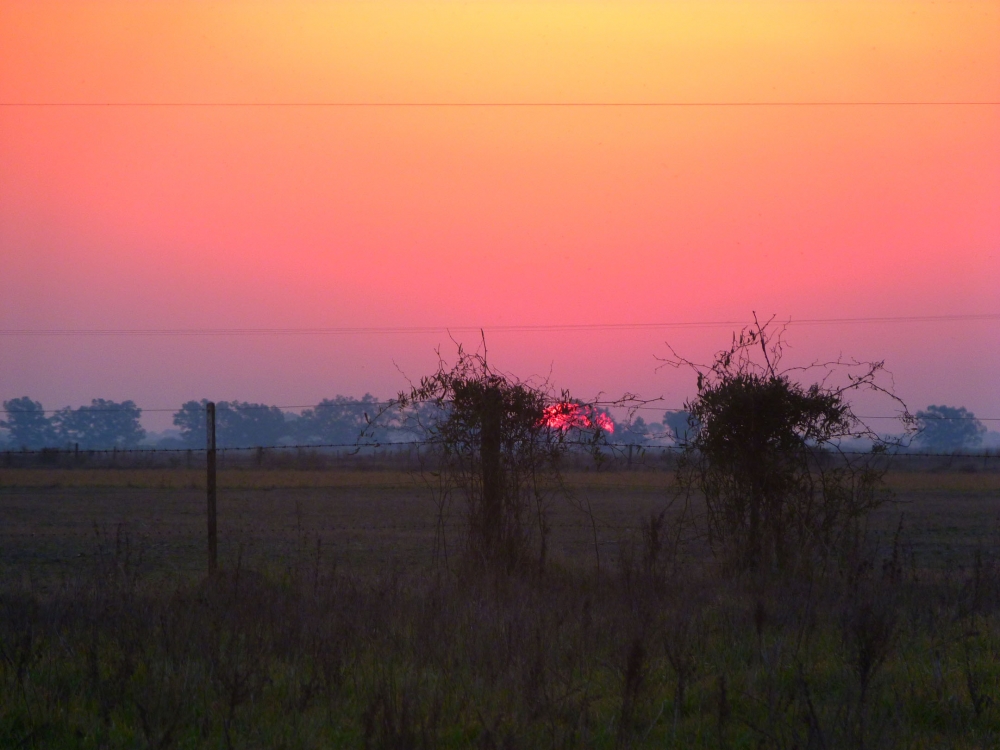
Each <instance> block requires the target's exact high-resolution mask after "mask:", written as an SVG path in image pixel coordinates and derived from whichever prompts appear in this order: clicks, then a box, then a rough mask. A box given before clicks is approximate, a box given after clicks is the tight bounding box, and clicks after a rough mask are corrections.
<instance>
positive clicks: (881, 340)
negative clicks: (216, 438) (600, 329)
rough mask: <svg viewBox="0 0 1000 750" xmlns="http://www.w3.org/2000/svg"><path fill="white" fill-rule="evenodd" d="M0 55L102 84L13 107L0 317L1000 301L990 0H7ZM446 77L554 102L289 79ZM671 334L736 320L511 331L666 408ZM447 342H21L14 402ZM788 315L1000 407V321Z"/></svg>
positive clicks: (334, 318)
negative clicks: (821, 322) (677, 326)
mask: <svg viewBox="0 0 1000 750" xmlns="http://www.w3.org/2000/svg"><path fill="white" fill-rule="evenodd" d="M0 70H2V71H3V72H2V74H0V102H2V103H3V104H5V105H27V104H30V105H69V104H71V105H91V106H3V107H0V253H2V255H3V260H4V278H5V281H6V282H7V283H6V284H5V285H4V293H3V295H2V298H0V323H2V325H0V327H2V328H52V327H60V328H72V327H79V328H106V327H114V328H123V327H144V328H147V327H148V328H173V327H230V326H234V327H235V326H258V327H281V326H310V327H316V326H382V325H387V326H400V325H403V326H412V325H463V326H464V325H473V326H475V325H483V326H489V325H502V324H524V323H529V324H530V323H620V322H657V321H686V320H719V319H746V318H748V317H749V316H750V313H751V311H752V310H756V311H757V312H759V313H765V314H770V313H777V314H778V315H780V316H785V317H789V316H790V317H792V318H793V319H794V318H815V317H856V316H868V315H936V314H961V313H994V312H1000V305H998V304H997V293H996V289H997V288H1000V260H998V254H997V251H998V246H1000V137H998V136H1000V106H998V105H997V104H996V102H1000V3H996V2H953V3H930V2H905V1H897V2H853V1H851V0H838V1H836V2H834V1H832V0H829V1H828V0H823V1H820V2H743V1H741V2H712V1H711V0H699V1H698V2H694V1H693V0H692V1H691V2H655V3H643V2H587V3H584V2H522V3H516V2H468V3H459V2H412V1H410V2H395V3H393V2H363V3H362V2H359V3H348V2H343V3H301V2H281V3H278V2H271V3H247V2H239V3H180V2H159V3H97V2H95V3H80V2H71V3H49V2H0ZM765 102H766V103H771V104H785V105H789V106H702V105H706V104H713V105H717V104H726V103H729V104H733V103H739V104H755V105H756V104H760V103H765ZM917 102H919V103H923V104H921V105H919V106H916V105H914V103H917ZM445 103H447V104H465V105H481V104H500V105H509V104H519V105H521V104H532V105H537V106H406V107H399V106H300V105H329V104H340V105H346V104H351V105H358V104H369V105H371V104H382V105H384V104H410V105H428V104H445ZM568 103H575V104H591V105H596V104H601V103H603V104H609V103H613V104H630V105H635V104H663V103H674V104H687V105H698V106H670V107H665V106H616V107H608V106H582V107H581V106H550V105H554V104H568ZM803 103H810V104H820V103H822V104H823V106H801V105H802V104H803ZM859 103H865V104H859ZM874 103H881V104H878V105H874ZM945 103H950V104H945ZM108 104H110V105H138V104H142V105H159V106H103V105H108ZM222 104H226V105H248V104H250V105H274V104H280V105H294V106H217V105H222ZM98 105H100V106H98ZM174 105H185V106H174ZM187 105H203V106H187ZM665 338H669V339H670V340H671V342H677V343H679V344H681V345H682V346H683V347H686V351H688V352H690V353H691V354H692V356H703V354H704V353H705V352H708V351H710V350H711V349H713V348H715V347H716V346H721V345H722V344H724V343H725V341H726V340H727V331H726V330H724V329H715V330H710V331H704V330H702V331H673V332H663V331H661V332H654V333H648V332H646V333H641V334H639V333H625V334H622V333H602V334H588V335H583V334H553V333H545V334H542V333H531V334H518V335H513V334H497V335H495V336H494V338H493V340H492V341H491V351H493V352H495V353H496V357H497V358H498V359H499V364H500V365H501V366H504V367H506V368H508V369H510V370H513V371H514V372H517V373H519V374H525V375H528V374H532V373H539V372H540V373H543V374H545V373H548V372H549V371H550V368H551V372H552V374H553V377H554V379H555V380H556V383H557V385H566V386H569V387H571V388H574V389H575V390H577V391H580V392H581V395H591V394H592V393H593V392H595V391H597V390H601V389H603V390H604V391H605V392H608V393H611V394H615V393H619V392H621V391H622V390H625V389H631V390H638V391H640V392H642V393H644V394H648V395H659V394H660V393H663V394H664V395H666V396H668V398H671V399H673V400H674V401H675V402H679V401H680V400H681V398H682V397H683V396H685V395H688V394H689V393H690V391H691V383H689V382H687V380H689V378H687V377H686V376H681V375H679V374H676V373H665V372H663V371H661V372H659V373H656V372H654V366H655V361H654V359H653V357H654V355H662V354H663V353H664V351H665V348H664V346H663V340H664V339H665ZM442 340H445V341H446V338H445V337H443V336H441V335H438V334H434V335H426V336H413V335H407V336H375V337H350V338H337V339H330V338H294V339H274V338H269V339H240V340H227V339H223V340H219V339H212V340H211V341H206V340H201V339H199V340H192V339H180V340H164V339H155V340H148V339H101V340H97V341H94V340H89V339H71V340H70V339H38V338H32V339H14V338H9V337H8V338H3V339H0V349H2V351H3V353H4V357H3V359H4V361H5V363H6V365H5V370H6V371H7V372H6V374H5V377H4V382H3V384H2V387H0V390H2V391H3V392H2V393H0V396H2V397H3V398H10V397H13V396H19V395H23V394H28V395H32V396H34V397H35V398H40V399H42V400H43V401H45V402H46V405H47V406H61V405H63V404H64V403H79V402H80V401H82V400H85V399H89V398H91V397H96V396H104V397H109V398H134V399H136V400H137V401H139V402H140V403H141V404H144V405H147V406H156V405H164V406H172V405H174V404H175V403H179V401H181V400H184V399H187V398H200V397H201V396H209V397H213V398H234V397H235V398H241V399H251V400H268V401H271V402H275V403H308V402H310V401H313V400H315V399H317V398H319V397H322V396H324V395H330V394H333V393H336V392H346V393H360V392H362V391H363V390H365V389H371V390H376V391H379V392H381V393H389V392H391V391H393V390H395V389H396V388H398V387H399V385H400V384H401V382H402V381H401V378H400V376H399V374H398V372H397V370H396V368H395V367H394V366H393V363H395V364H398V365H399V366H400V367H402V368H403V369H404V370H405V371H406V372H407V373H408V374H410V375H413V376H416V375H419V374H421V373H422V372H423V371H424V370H426V369H427V367H429V366H430V364H431V363H432V362H433V346H434V345H435V344H438V343H441V341H442ZM792 343H793V344H796V345H797V351H798V354H797V356H801V357H812V356H827V355H830V354H833V355H836V354H837V353H839V352H841V351H842V352H845V353H847V354H851V355H857V356H860V357H876V358H883V357H884V358H885V359H886V360H887V364H888V365H889V367H890V368H891V369H893V371H894V372H895V373H896V377H897V383H898V385H899V387H900V390H901V392H902V393H903V395H904V396H906V397H907V398H908V399H909V400H910V401H911V402H913V403H912V405H913V406H914V407H916V408H920V407H923V406H925V405H926V404H927V403H929V402H940V401H944V402H947V403H956V404H965V405H966V406H969V407H970V408H973V409H974V410H976V411H977V413H980V414H982V415H987V413H988V412H990V413H991V414H990V415H992V416H1000V394H998V391H997V389H996V386H995V384H996V382H997V371H998V368H1000V354H998V352H1000V335H998V333H997V322H996V321H993V322H988V323H958V324H956V323H949V324H944V323H939V324H932V325H922V326H915V325H905V326H904V325H895V326H885V325H883V326H849V327H831V326H823V327H811V328H805V327H803V328H797V329H794V330H793V333H792Z"/></svg>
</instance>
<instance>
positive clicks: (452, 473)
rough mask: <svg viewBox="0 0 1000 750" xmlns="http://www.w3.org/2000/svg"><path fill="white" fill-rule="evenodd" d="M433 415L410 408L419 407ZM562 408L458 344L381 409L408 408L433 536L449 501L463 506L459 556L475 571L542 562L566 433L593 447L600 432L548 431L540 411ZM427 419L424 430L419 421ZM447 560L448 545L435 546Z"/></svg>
mask: <svg viewBox="0 0 1000 750" xmlns="http://www.w3.org/2000/svg"><path fill="white" fill-rule="evenodd" d="M428 403H430V404H433V405H435V406H436V407H437V408H436V409H433V410H430V411H429V410H428V409H427V408H426V407H425V408H423V409H415V407H417V406H419V405H420V404H428ZM566 403H569V396H568V394H567V393H565V392H563V393H562V394H561V395H559V396H558V397H557V396H556V395H555V394H554V393H553V392H551V391H550V390H549V389H548V388H547V384H545V383H543V384H541V385H533V384H530V383H526V382H522V381H519V380H516V379H514V378H512V377H511V376H509V375H506V374H504V373H501V372H499V371H497V370H495V369H494V368H492V367H491V366H490V365H489V363H488V362H487V360H486V356H485V353H483V354H480V353H479V352H476V353H471V354H470V353H468V352H466V351H464V350H463V349H462V348H461V347H459V349H458V359H457V361H456V362H455V364H454V365H453V366H451V367H449V366H447V365H446V364H445V362H444V361H443V360H439V365H438V370H437V372H435V373H434V374H432V375H429V376H426V377H424V378H422V379H421V380H420V382H419V384H417V385H415V386H413V387H411V389H410V390H409V391H408V392H404V393H401V394H400V395H399V396H398V398H397V399H396V400H395V401H394V402H392V404H391V405H390V406H389V407H388V410H392V411H401V412H406V411H407V410H410V411H411V413H412V414H413V415H415V419H417V420H419V421H420V424H419V425H417V426H416V427H417V431H418V432H419V433H421V434H423V435H425V436H426V437H425V442H426V444H427V445H428V446H429V448H430V455H431V456H432V461H433V469H432V472H431V473H432V475H433V477H434V478H435V480H436V482H437V483H436V485H435V487H434V488H435V491H436V495H437V499H438V507H439V525H438V528H439V535H443V533H444V528H445V524H444V523H443V517H444V514H445V513H446V510H447V506H448V503H449V502H450V500H451V498H452V497H453V496H455V495H457V496H458V497H459V498H461V499H462V500H464V503H465V510H466V519H467V537H466V549H465V552H466V554H467V556H468V558H469V560H470V561H471V562H472V563H473V564H474V566H477V567H480V568H488V569H491V570H494V571H498V572H506V573H510V572H514V571H516V570H525V569H527V568H531V567H535V566H537V569H539V570H540V569H542V568H543V567H544V565H545V558H546V550H547V548H546V542H547V538H548V533H549V528H548V521H547V513H546V508H547V505H548V502H549V500H550V499H551V497H552V495H553V494H554V493H557V492H559V491H560V490H561V489H562V482H561V473H560V463H561V459H562V456H563V455H564V454H565V452H566V451H567V450H568V448H569V445H568V442H567V436H573V437H574V438H575V440H574V441H573V442H578V441H579V440H580V439H581V438H582V439H584V440H585V441H590V442H591V443H592V444H593V445H595V446H596V445H597V444H598V443H599V441H600V434H601V428H600V427H599V426H598V425H596V424H591V423H590V422H589V420H585V421H586V424H583V423H575V424H572V425H571V424H569V423H568V422H567V423H566V424H565V425H562V426H561V427H552V426H551V425H550V423H549V420H548V419H546V415H547V413H548V412H547V411H546V409H547V408H548V409H551V408H552V405H553V404H566ZM428 413H430V414H431V415H432V418H431V420H430V422H429V423H428V420H427V415H428ZM439 543H440V546H441V548H442V549H443V551H444V552H445V555H446V556H447V540H446V539H444V538H441V539H439Z"/></svg>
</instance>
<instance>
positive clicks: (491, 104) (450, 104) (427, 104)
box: [0, 101, 1000, 109]
mask: <svg viewBox="0 0 1000 750" xmlns="http://www.w3.org/2000/svg"><path fill="white" fill-rule="evenodd" d="M998 104H1000V102H994V101H947V102H941V101H854V102H850V101H839V102H838V101H812V102H782V101H745V102H726V101H701V102H677V101H673V102H671V101H660V102H640V101H631V102H556V101H538V102H503V101H481V102H456V101H424V102H180V101H177V102H0V107H25V108H28V107H115V108H119V107H121V108H126V107H164V108H171V107H246V108H250V107H323V108H358V109H368V108H372V109H382V108H387V109H388V108H477V107H481V108H497V107H519V108H520V107H523V108H529V107H579V108H586V107H623V108H625V107H629V108H631V107H635V108H643V107H649V108H660V107H684V108H689V107H690V108H694V107H976V106H986V107H991V106H996V105H998Z"/></svg>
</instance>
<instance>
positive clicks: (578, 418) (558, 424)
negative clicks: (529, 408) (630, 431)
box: [542, 401, 615, 435]
mask: <svg viewBox="0 0 1000 750" xmlns="http://www.w3.org/2000/svg"><path fill="white" fill-rule="evenodd" d="M542 422H543V423H544V424H545V426H546V427H550V428H552V429H553V430H562V431H563V432H568V431H569V430H570V429H571V428H573V427H577V428H581V429H590V428H594V427H596V428H598V429H600V430H603V431H604V432H606V433H608V434H609V435H613V434H614V432H615V423H614V421H613V420H612V419H611V417H609V416H608V415H607V414H606V413H604V412H601V411H598V410H597V409H596V408H595V407H593V406H591V405H589V404H578V403H575V402H573V401H561V402H559V403H557V404H552V406H547V407H545V411H544V413H543V416H542Z"/></svg>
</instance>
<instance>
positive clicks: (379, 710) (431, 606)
mask: <svg viewBox="0 0 1000 750" xmlns="http://www.w3.org/2000/svg"><path fill="white" fill-rule="evenodd" d="M24 471H25V470H16V471H15V470H9V471H5V472H4V473H2V474H0V517H3V518H4V519H5V521H4V525H3V527H2V528H0V649H2V650H0V747H36V748H43V747H44V748H49V747H67V748H69V747H72V748H78V747H83V748H87V747H92V748H104V747H150V746H154V747H191V748H194V747H199V748H200V747H206V748H208V747H211V748H215V747H268V748H270V747H289V748H295V747H302V748H306V747H364V746H370V747H391V748H404V747H442V748H448V747H454V748H459V747H470V746H473V747H597V748H602V747H604V748H618V747H677V748H681V747H685V748H686V747H699V748H720V747H726V748H758V747H768V748H770V747H775V748H792V747H798V748H806V747H828V748H841V747H845V748H847V747H861V746H864V747H871V748H875V747H913V748H940V747H949V748H951V747H955V748H989V747H996V746H997V745H998V744H1000V697H998V696H1000V627H998V626H1000V559H998V552H1000V550H998V547H997V545H996V544H995V543H994V542H995V539H994V538H993V537H991V536H990V535H989V531H990V529H991V528H994V527H995V525H994V521H995V518H996V514H997V511H998V509H1000V495H998V493H997V492H996V485H995V481H996V480H995V476H996V475H988V474H977V475H969V474H959V473H955V474H944V473H939V474H930V473H916V472H914V473H910V474H907V475H906V476H905V477H904V478H903V479H894V480H893V481H894V482H895V484H896V486H897V487H898V488H900V490H899V499H900V501H901V502H900V504H899V505H897V506H895V507H892V508H887V509H885V510H883V511H880V512H879V514H877V515H876V516H875V517H874V518H873V519H872V522H871V528H872V533H871V535H870V537H869V542H870V543H869V545H868V546H867V547H866V551H864V552H863V553H859V554H857V555H854V556H851V557H849V558H845V559H844V560H841V561H839V562H838V563H837V564H836V565H831V566H830V567H828V568H826V569H824V570H822V571H820V570H814V571H813V572H812V573H811V574H809V575H806V574H801V575H797V576H794V577H792V576H784V577H782V576H779V575H776V574H774V575H751V574H749V573H747V572H733V571H726V570H724V569H722V568H720V567H718V565H717V564H716V563H715V562H714V561H713V560H712V559H711V558H710V557H704V556H699V555H697V554H690V555H687V556H682V557H680V558H677V559H676V560H674V559H671V558H669V557H663V555H664V554H665V553H663V552H661V553H659V554H660V556H659V557H658V556H657V554H656V553H655V551H654V550H651V549H649V548H648V547H645V546H644V543H643V534H642V524H643V520H644V519H645V518H648V514H649V512H650V511H651V510H654V509H656V508H658V507H661V506H662V504H663V502H664V497H665V493H666V491H667V489H668V488H669V482H670V477H669V474H666V473H663V472H633V473H626V472H608V473H602V474H598V475H594V474H593V473H584V472H581V473H579V474H573V475H571V476H570V484H571V486H572V487H573V488H574V490H575V492H576V497H577V500H576V502H575V503H567V502H561V503H556V504H554V505H553V507H552V508H551V509H550V512H551V518H552V526H553V531H552V543H551V559H550V562H549V564H548V566H547V568H546V570H545V572H544V573H543V574H541V575H539V574H537V573H533V574H525V575H523V576H520V577H513V578H492V577H490V576H486V575H481V574H480V575H474V574H471V573H468V572H463V570H462V564H461V561H462V557H461V522H460V514H459V513H458V509H456V511H455V514H454V515H453V516H452V517H451V518H450V519H449V524H450V526H449V528H450V534H451V537H450V540H451V543H452V556H451V558H450V563H449V565H448V566H445V565H444V564H443V562H442V561H441V560H440V559H439V561H438V563H437V564H434V563H433V559H432V555H431V550H432V549H433V543H434V537H435V535H434V530H435V525H434V521H435V507H434V505H433V503H431V502H429V501H428V500H427V498H426V496H425V495H424V494H423V492H422V491H421V489H420V487H419V485H418V484H416V483H414V482H413V480H412V477H410V476H409V475H407V474H405V473H401V472H371V471H369V472H362V471H354V472H347V471H344V472H331V471H327V472H298V473H296V472H293V471H290V470H273V471H266V470H261V471H258V470H249V469H247V470H230V471H227V472H226V473H224V475H223V478H222V481H221V482H220V485H221V487H222V491H221V494H220V535H221V540H222V542H223V544H222V562H223V572H222V573H221V574H220V575H219V576H218V577H217V578H215V579H213V580H206V579H205V577H204V574H203V572H202V571H203V568H204V517H203V512H204V497H203V494H202V491H201V490H199V489H198V488H197V487H196V488H195V489H190V488H189V487H188V485H186V484H185V481H188V479H185V477H189V479H190V480H191V481H194V477H195V474H196V473H194V472H192V473H191V474H190V475H188V474H187V473H185V471H184V470H181V469H177V470H169V471H173V472H174V474H170V473H169V472H168V470H162V471H161V470H159V469H150V470H116V471H112V472H107V474H114V475H115V476H113V477H109V476H106V475H105V476H97V475H95V474H93V473H91V472H86V471H83V472H76V471H74V472H73V475H72V476H67V475H69V474H70V472H69V471H65V472H62V471H59V472H50V474H60V475H61V476H59V477H56V478H55V479H53V477H52V476H50V477H49V479H48V481H45V478H44V475H43V474H42V473H37V474H36V473H19V472H24ZM129 472H132V475H131V477H130V478H125V476H124V475H126V474H128V473H129ZM157 472H161V473H157ZM164 477H165V478H164ZM915 478H920V480H922V484H920V483H918V482H917V481H916V479H915ZM123 479H124V480H125V481H124V483H122V480H123ZM911 480H912V482H911ZM53 482H57V483H59V484H55V485H54V484H53ZM101 482H104V484H101ZM130 482H131V484H129V483H130ZM161 482H166V483H167V484H168V486H166V487H161V486H160V484H159V483H161ZM907 482H909V484H906V483H907ZM991 482H994V484H991ZM116 483H117V484H116ZM279 485H280V486H279ZM583 500H589V508H590V511H591V513H592V516H593V517H591V515H590V514H589V513H587V512H585V508H586V507H588V506H586V505H585V504H584V503H583ZM901 512H902V513H903V514H905V515H904V523H903V532H902V533H901V534H900V535H899V537H898V539H897V538H896V534H895V530H896V528H897V527H898V524H899V519H900V513H901ZM592 521H593V525H592ZM123 522H124V523H123ZM120 523H123V525H120V526H119V524H120ZM595 528H596V530H597V536H598V539H597V547H596V549H597V550H598V551H600V554H601V565H600V568H599V569H598V566H597V564H596V563H597V554H596V552H595V545H594V540H593V534H594V530H595ZM894 540H895V541H894ZM682 685H683V689H681V686H682ZM681 692H683V699H681V696H680V693H681Z"/></svg>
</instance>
